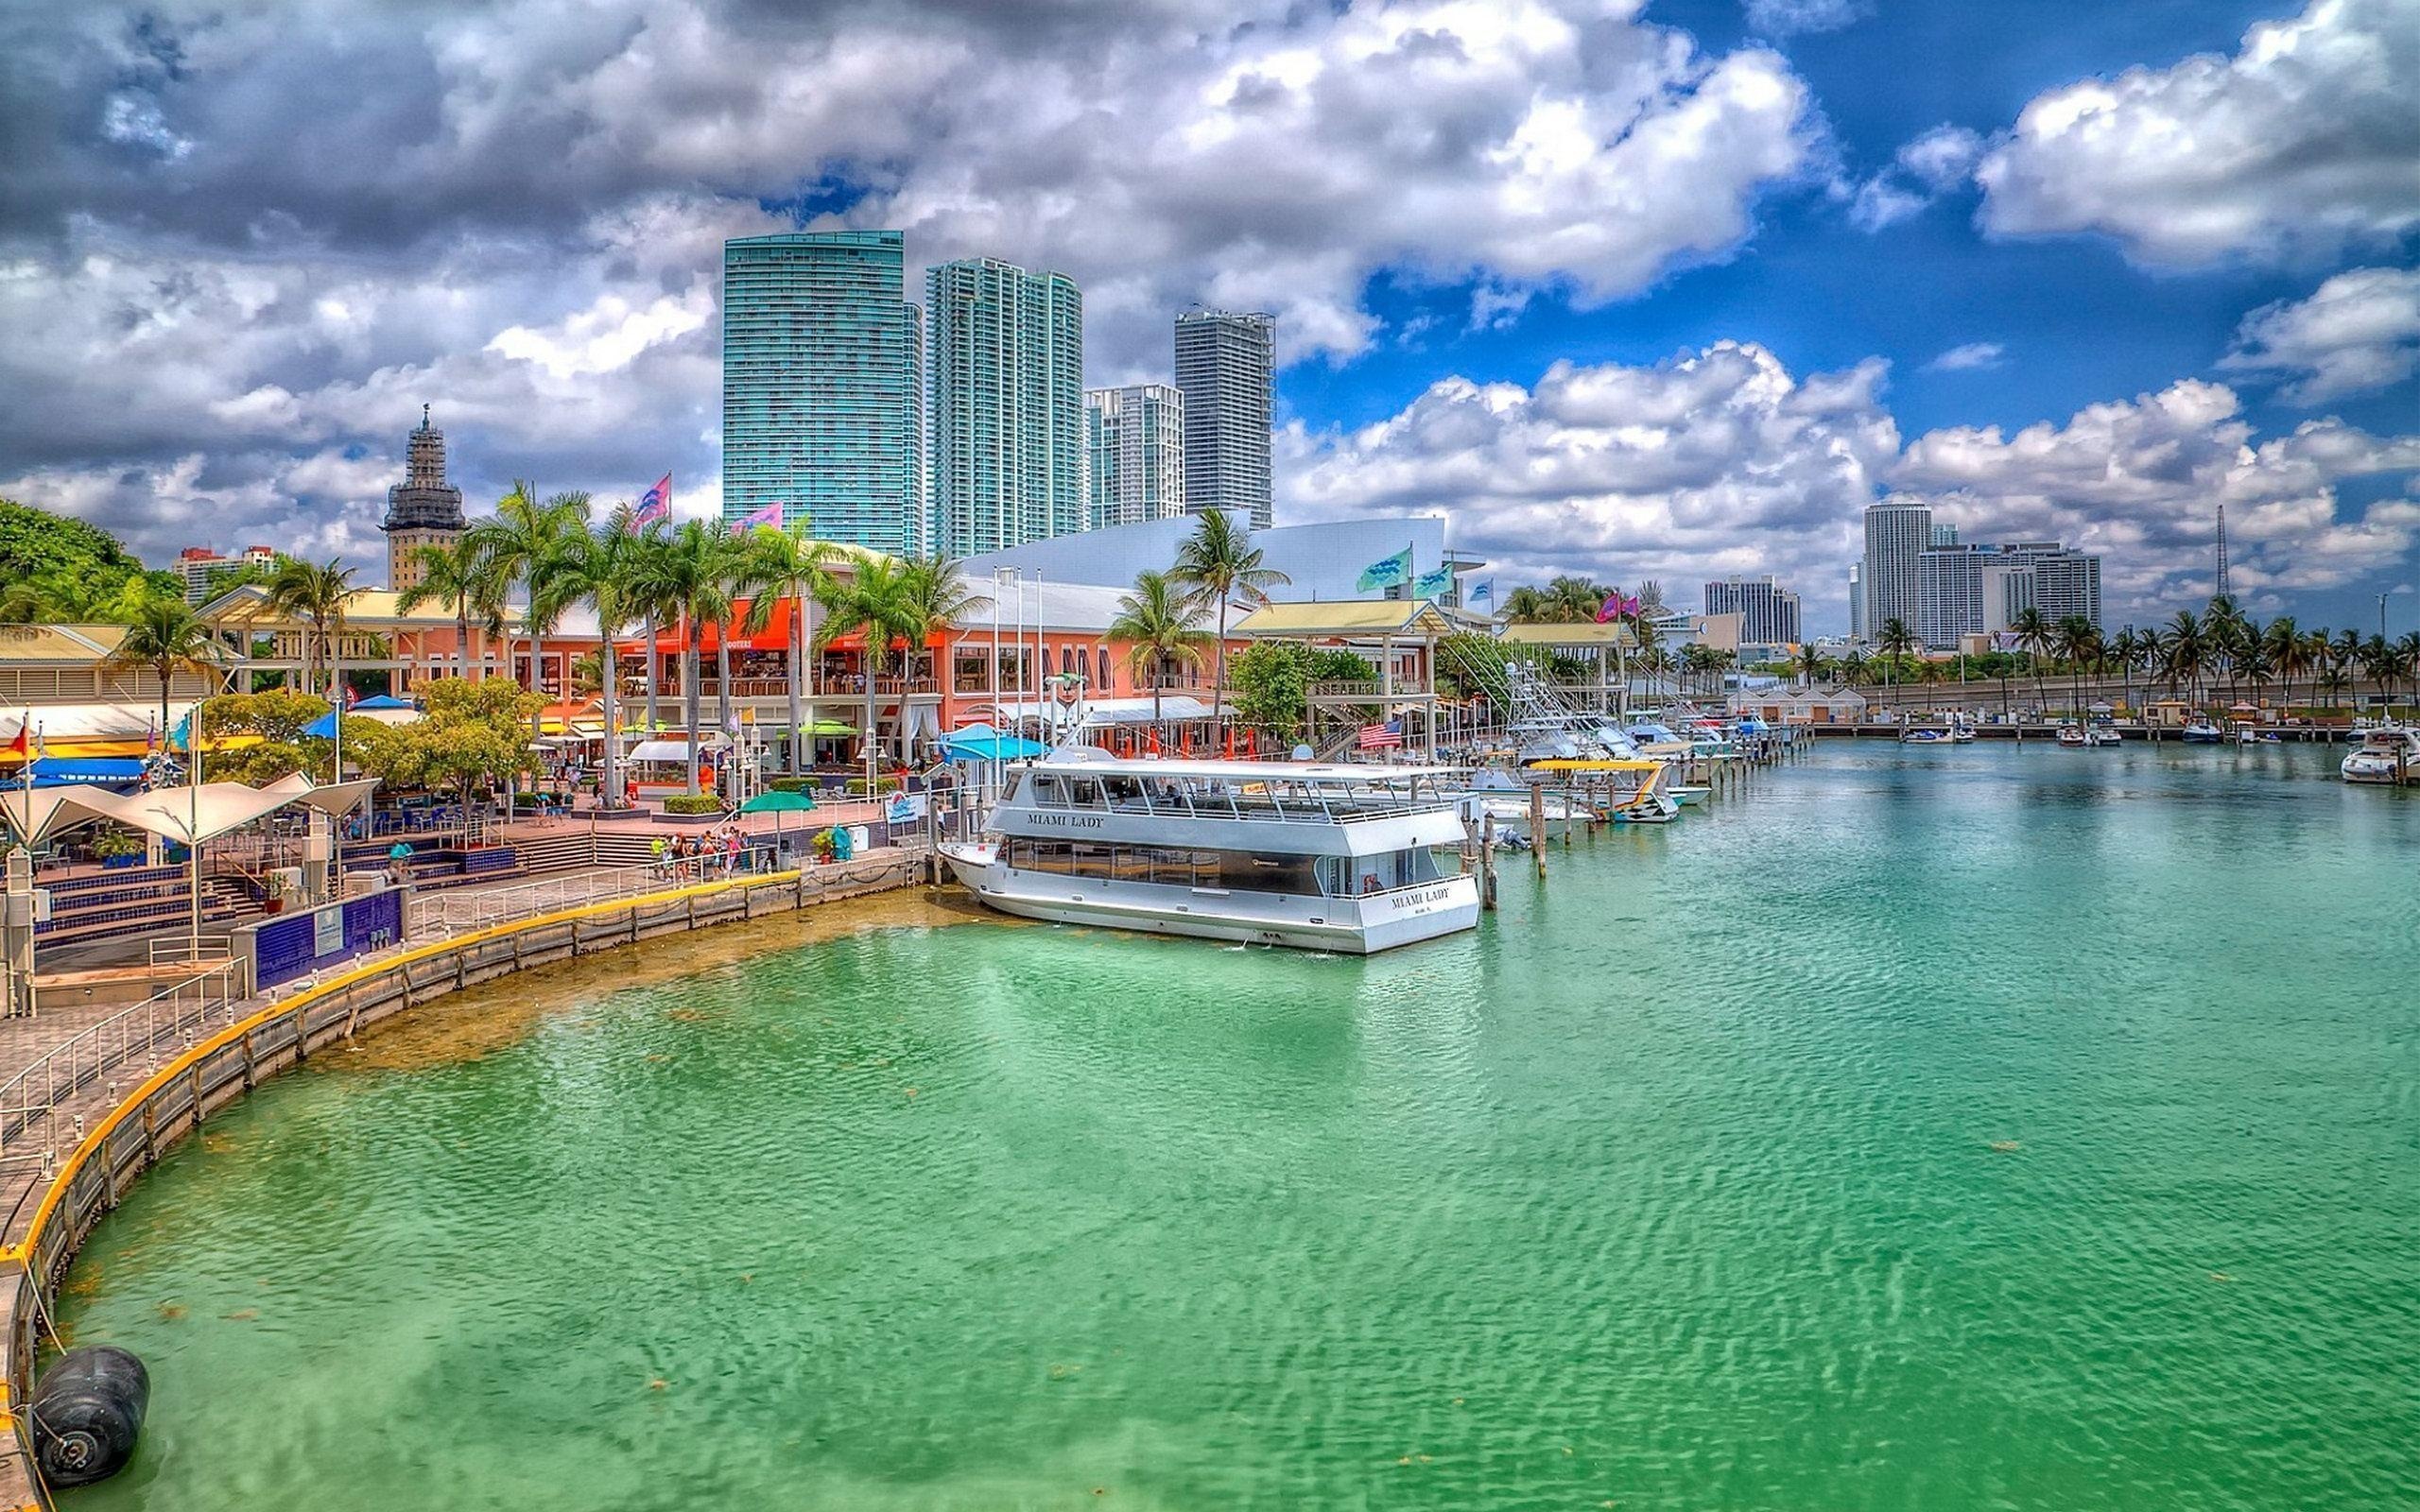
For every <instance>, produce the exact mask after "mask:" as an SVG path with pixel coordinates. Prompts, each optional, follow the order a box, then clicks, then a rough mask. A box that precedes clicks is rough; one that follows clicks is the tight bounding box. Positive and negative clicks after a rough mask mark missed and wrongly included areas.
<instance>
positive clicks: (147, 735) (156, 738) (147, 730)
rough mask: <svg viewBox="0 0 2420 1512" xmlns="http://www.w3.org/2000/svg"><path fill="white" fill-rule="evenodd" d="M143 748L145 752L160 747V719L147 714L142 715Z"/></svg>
mask: <svg viewBox="0 0 2420 1512" xmlns="http://www.w3.org/2000/svg"><path fill="white" fill-rule="evenodd" d="M143 748H144V750H145V751H146V752H149V751H155V750H158V749H159V748H160V721H158V720H157V719H154V718H152V717H151V716H150V715H149V714H145V715H144V716H143Z"/></svg>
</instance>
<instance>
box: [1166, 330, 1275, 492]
mask: <svg viewBox="0 0 2420 1512" xmlns="http://www.w3.org/2000/svg"><path fill="white" fill-rule="evenodd" d="M1276 333H1277V322H1276V320H1275V319H1274V318H1272V317H1271V316H1267V315H1263V314H1261V313H1259V312H1258V311H1253V312H1251V313H1248V314H1233V313H1230V312H1228V311H1225V310H1188V311H1186V312H1185V313H1184V314H1183V315H1180V316H1178V317H1177V318H1176V386H1177V387H1178V388H1180V389H1182V390H1183V391H1184V504H1185V507H1186V508H1188V509H1191V510H1193V511H1194V512H1195V513H1197V514H1199V513H1200V512H1201V511H1202V510H1204V509H1231V510H1234V511H1236V513H1238V514H1240V515H1242V516H1243V517H1244V518H1245V519H1247V520H1249V521H1251V522H1252V526H1253V529H1254V530H1265V529H1267V528H1268V527H1269V525H1270V524H1271V512H1270V472H1269V424H1270V391H1271V378H1272V375H1273V374H1274V373H1275V371H1276V353H1277V341H1276Z"/></svg>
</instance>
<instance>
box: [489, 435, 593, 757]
mask: <svg viewBox="0 0 2420 1512" xmlns="http://www.w3.org/2000/svg"><path fill="white" fill-rule="evenodd" d="M588 509H589V502H588V495H587V494H585V493H579V492H571V493H558V494H556V495H555V496H554V497H552V498H550V499H548V500H546V501H545V502H544V503H543V504H541V503H540V502H539V501H538V493H537V489H536V486H535V485H533V484H530V483H527V482H525V481H518V480H516V481H515V482H514V483H513V485H512V491H511V492H510V493H508V494H506V495H505V496H504V497H503V498H501V499H498V500H497V501H496V506H495V513H494V515H493V517H491V518H489V519H486V520H482V521H480V522H479V523H478V524H475V525H473V526H472V527H471V529H470V531H469V538H470V540H471V541H474V542H475V545H476V549H477V550H478V551H479V553H480V554H481V556H483V557H484V558H486V561H487V566H488V571H489V572H490V573H492V574H493V575H494V576H495V579H496V581H497V582H498V583H499V584H502V585H506V586H508V587H509V586H510V585H512V584H519V585H521V586H522V587H523V588H525V589H526V590H527V592H528V595H529V598H528V605H527V608H526V609H525V610H523V611H522V625H523V627H525V628H526V629H527V631H528V635H529V691H530V692H532V693H534V694H537V695H538V696H539V701H540V703H541V704H542V705H543V704H544V699H545V692H546V631H547V630H549V629H551V628H552V627H553V625H552V624H551V623H550V622H549V621H548V620H547V619H546V618H545V617H544V615H542V614H541V613H540V612H539V609H538V601H539V599H540V598H541V597H543V596H544V595H543V594H542V593H540V591H539V589H540V579H541V578H542V577H543V576H544V574H545V571H546V565H547V562H548V560H549V559H550V558H553V557H554V556H555V554H556V553H558V552H559V551H561V550H562V547H563V545H564V543H565V542H566V541H570V540H571V538H572V537H574V536H585V535H586V534H587V533H588ZM558 612H559V613H560V610H558ZM541 717H542V715H541V714H537V713H532V714H531V715H530V716H529V725H530V731H531V738H533V739H534V738H536V737H537V735H539V734H541V733H543V730H540V728H539V721H540V719H541Z"/></svg>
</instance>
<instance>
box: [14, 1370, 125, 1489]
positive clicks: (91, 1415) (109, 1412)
mask: <svg viewBox="0 0 2420 1512" xmlns="http://www.w3.org/2000/svg"><path fill="white" fill-rule="evenodd" d="M150 1405H151V1372H150V1371H148V1370H146V1369H144V1368H143V1362H142V1361H141V1360H138V1359H136V1358H135V1357H134V1355H133V1354H132V1353H130V1352H129V1351H128V1350H125V1349H118V1348H117V1347H116V1346H114V1345H109V1344H101V1345H95V1346H93V1347H92V1348H90V1349H70V1350H68V1351H67V1352H66V1353H65V1354H62V1355H61V1356H60V1357H59V1363H58V1364H56V1365H54V1366H51V1367H50V1368H49V1369H48V1370H45V1371H43V1378H42V1380H41V1381H40V1382H39V1383H36V1384H35V1386H34V1400H33V1406H32V1417H33V1420H34V1463H35V1464H36V1465H37V1466H39V1467H40V1468H41V1469H42V1478H43V1481H45V1482H47V1483H48V1484H50V1485H52V1486H90V1485H92V1484H93V1483H94V1482H95V1481H106V1480H108V1479H109V1478H110V1477H111V1476H112V1475H115V1474H116V1473H117V1472H118V1471H120V1470H122V1469H126V1462H127V1461H128V1460H130V1459H132V1458H133V1457H134V1441H135V1439H136V1437H138V1436H139V1435H141V1434H142V1432H143V1415H144V1413H145V1412H146V1411H147V1410H148V1409H149V1407H150Z"/></svg>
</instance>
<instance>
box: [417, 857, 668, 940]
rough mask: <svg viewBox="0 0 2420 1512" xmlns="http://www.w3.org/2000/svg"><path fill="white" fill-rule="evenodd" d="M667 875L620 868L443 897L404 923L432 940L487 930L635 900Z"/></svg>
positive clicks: (423, 903)
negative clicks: (595, 904) (580, 908)
mask: <svg viewBox="0 0 2420 1512" xmlns="http://www.w3.org/2000/svg"><path fill="white" fill-rule="evenodd" d="M665 880H666V879H665V877H664V875H663V873H662V872H661V871H660V870H659V869H658V868H654V867H650V866H637V867H618V868H614V869H613V870H610V871H572V872H566V873H564V874H563V875H562V876H559V877H541V878H539V879H538V880H537V881H534V882H525V883H521V884H519V885H515V886H510V887H495V888H491V889H488V890H486V891H481V892H463V893H438V894H436V895H435V896H433V897H428V898H417V899H414V900H413V901H412V904H411V908H410V913H409V917H408V918H407V919H406V920H405V928H404V937H405V938H406V939H427V938H431V937H434V936H438V935H441V934H448V935H450V934H454V933H457V932H458V931H461V930H469V929H485V928H487V927H489V926H490V925H493V924H502V923H508V922H510V921H511V920H513V919H526V918H530V917H532V916H535V915H538V914H545V913H552V912H555V911H556V910H558V909H563V908H574V907H578V906H579V905H580V904H582V903H593V902H607V901H610V900H613V899H616V898H635V897H637V896H638V895H639V894H641V893H644V892H648V891H653V890H657V889H660V888H661V887H662V886H663V885H664V883H665Z"/></svg>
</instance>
